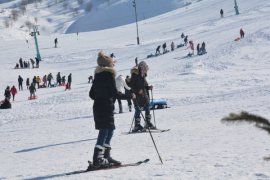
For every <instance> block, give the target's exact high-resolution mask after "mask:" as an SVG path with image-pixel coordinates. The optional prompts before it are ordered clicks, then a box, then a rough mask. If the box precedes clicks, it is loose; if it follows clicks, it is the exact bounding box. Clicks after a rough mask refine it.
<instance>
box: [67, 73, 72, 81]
mask: <svg viewBox="0 0 270 180" xmlns="http://www.w3.org/2000/svg"><path fill="white" fill-rule="evenodd" d="M71 82H72V77H71V74H69V75H68V83H71Z"/></svg>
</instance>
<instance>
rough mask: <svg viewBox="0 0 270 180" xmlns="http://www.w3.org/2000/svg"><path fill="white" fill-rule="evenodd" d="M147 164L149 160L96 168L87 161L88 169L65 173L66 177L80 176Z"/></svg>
mask: <svg viewBox="0 0 270 180" xmlns="http://www.w3.org/2000/svg"><path fill="white" fill-rule="evenodd" d="M147 162H149V159H145V160H143V161H138V162H135V163H128V164H121V165H110V166H107V167H97V166H94V165H93V164H92V162H90V161H89V162H88V163H89V167H88V169H87V170H79V171H73V172H69V173H66V175H67V176H69V175H74V174H82V173H87V172H92V171H99V170H110V169H118V168H122V167H130V166H139V165H141V164H145V163H147Z"/></svg>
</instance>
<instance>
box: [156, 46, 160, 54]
mask: <svg viewBox="0 0 270 180" xmlns="http://www.w3.org/2000/svg"><path fill="white" fill-rule="evenodd" d="M155 55H156V56H157V55H160V45H158V47H157V49H156V53H155Z"/></svg>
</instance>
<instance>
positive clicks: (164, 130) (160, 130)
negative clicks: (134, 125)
mask: <svg viewBox="0 0 270 180" xmlns="http://www.w3.org/2000/svg"><path fill="white" fill-rule="evenodd" d="M170 130H171V129H150V131H151V133H163V132H167V131H170ZM147 132H148V129H143V130H142V131H136V132H132V131H131V132H123V133H122V134H126V135H128V134H140V133H147Z"/></svg>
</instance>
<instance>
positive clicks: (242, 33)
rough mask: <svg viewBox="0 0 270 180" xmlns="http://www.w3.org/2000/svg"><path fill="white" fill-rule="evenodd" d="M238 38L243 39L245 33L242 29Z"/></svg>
mask: <svg viewBox="0 0 270 180" xmlns="http://www.w3.org/2000/svg"><path fill="white" fill-rule="evenodd" d="M240 37H241V38H244V37H245V32H244V30H243V29H242V28H241V29H240Z"/></svg>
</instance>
